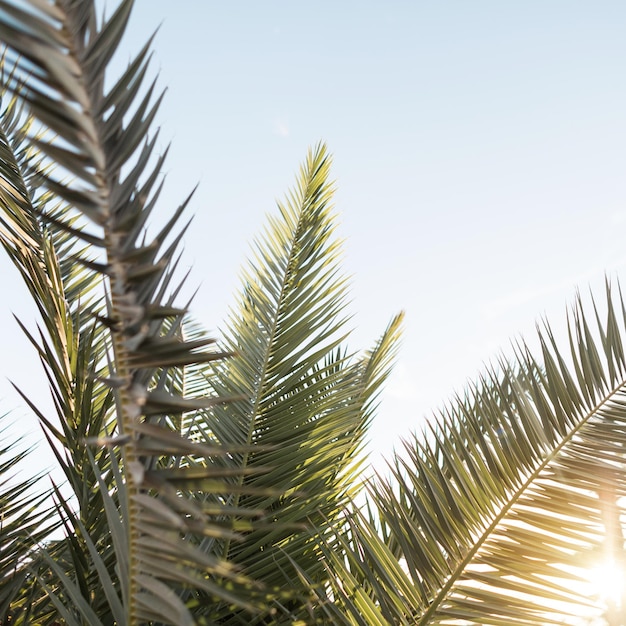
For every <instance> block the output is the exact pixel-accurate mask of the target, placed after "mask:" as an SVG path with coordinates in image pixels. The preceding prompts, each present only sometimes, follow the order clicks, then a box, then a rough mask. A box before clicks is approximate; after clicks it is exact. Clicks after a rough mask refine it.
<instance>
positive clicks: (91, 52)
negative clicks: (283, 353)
mask: <svg viewBox="0 0 626 626" xmlns="http://www.w3.org/2000/svg"><path fill="white" fill-rule="evenodd" d="M131 7H132V2H131V1H129V0H125V1H122V2H121V3H120V4H119V6H118V7H117V8H116V10H115V11H114V12H113V13H112V14H111V15H110V17H109V18H107V19H105V20H104V21H102V22H101V23H100V22H99V21H98V19H97V17H96V14H95V6H94V4H93V2H91V1H89V0H78V1H71V0H68V1H62V0H59V1H58V2H56V3H52V4H50V3H40V2H36V1H34V0H33V1H32V2H30V3H29V6H28V7H26V6H25V5H24V4H23V3H21V2H12V1H3V2H0V39H2V41H3V42H4V43H5V44H6V45H7V46H8V50H9V52H8V58H9V60H10V62H11V63H12V64H13V67H14V68H15V73H14V74H13V75H11V78H10V81H11V82H10V83H9V85H8V87H9V88H11V89H13V91H14V92H15V93H16V94H18V95H19V98H20V99H21V101H22V102H24V103H25V104H26V106H27V107H28V110H29V113H30V114H32V115H33V117H34V119H35V121H36V125H37V130H38V132H40V131H41V130H43V131H46V132H47V137H49V138H50V139H47V140H46V139H41V137H40V135H39V134H38V135H34V134H32V133H31V134H29V136H28V140H29V141H30V142H31V144H32V145H33V146H34V147H35V148H36V149H38V150H39V151H40V152H41V153H42V154H44V155H46V159H44V161H43V162H42V163H40V165H39V167H38V171H37V175H38V183H39V185H40V189H41V190H45V191H46V192H48V193H50V194H53V195H54V196H55V197H57V198H59V199H61V200H63V201H65V202H66V203H68V204H69V205H70V206H71V207H72V209H73V210H75V211H76V212H77V214H78V215H80V216H82V218H84V219H86V220H87V221H88V222H90V224H91V230H90V232H88V231H87V230H85V229H77V228H76V227H75V223H74V221H73V218H68V216H67V214H65V213H63V214H62V215H61V216H55V217H54V218H53V223H54V225H55V226H56V227H57V228H60V229H61V230H64V231H65V232H66V233H67V234H68V235H69V236H71V237H72V238H74V240H84V241H87V242H88V243H89V245H90V246H91V249H92V250H93V251H95V250H98V251H99V252H98V258H97V259H96V260H95V261H93V260H89V259H85V258H82V260H81V262H82V263H83V265H85V266H86V267H87V268H88V269H89V270H91V271H92V272H93V273H94V274H95V275H97V276H98V277H100V278H101V279H102V280H104V282H105V284H106V285H107V289H108V296H109V310H108V313H107V315H106V317H105V316H101V318H100V319H102V320H103V323H104V326H105V327H106V330H107V332H109V334H110V341H111V344H112V351H113V355H112V359H113V361H112V364H111V372H110V375H109V378H108V385H109V387H110V388H111V389H112V390H113V392H114V395H115V406H116V410H115V416H114V423H113V424H114V427H115V432H114V433H113V435H114V438H113V440H112V441H111V442H109V444H108V445H114V446H119V447H120V450H121V455H122V458H123V462H122V467H123V472H124V490H123V491H124V494H125V498H126V499H125V501H124V502H121V501H120V502H119V503H118V506H119V507H121V509H120V512H121V514H122V515H125V518H124V522H125V524H126V529H127V531H128V532H127V536H126V539H127V544H126V545H125V546H123V547H121V546H118V555H117V556H118V558H121V556H120V554H119V550H125V551H126V552H127V553H128V568H129V575H128V576H127V577H126V580H127V582H128V588H127V589H126V588H122V597H123V600H124V602H125V610H126V621H127V623H129V624H136V623H139V622H140V621H146V620H151V619H158V620H159V621H161V622H167V623H175V624H179V623H190V621H191V616H190V613H189V611H188V609H187V608H186V607H185V606H184V603H183V601H182V600H181V599H180V598H179V596H178V595H177V593H176V592H171V591H169V590H168V588H169V587H172V588H174V589H178V588H180V587H184V586H188V585H191V586H192V587H199V588H202V589H204V590H205V592H206V593H207V594H210V595H212V596H215V597H218V598H222V599H224V600H226V601H228V602H229V603H235V604H236V603H238V602H239V603H241V604H243V605H245V604H246V599H245V593H244V592H243V591H241V590H240V595H239V596H237V595H236V594H234V595H233V593H231V592H230V591H227V590H226V588H225V587H220V586H219V585H215V584H214V583H213V582H211V579H210V574H211V573H213V574H218V575H219V576H222V577H223V576H227V577H229V578H230V579H231V585H232V583H233V582H237V583H240V584H241V589H243V588H244V587H245V588H247V587H248V583H247V581H246V580H245V579H243V578H242V577H241V576H239V575H238V574H237V573H236V572H235V571H234V570H233V569H232V568H229V567H228V565H227V564H222V563H220V562H219V561H217V560H215V559H213V558H210V557H208V556H207V555H206V553H205V552H204V551H203V550H202V549H200V548H198V547H194V543H193V542H190V541H189V540H188V539H185V538H184V537H183V535H186V534H189V533H191V534H194V533H195V534H199V535H200V536H202V535H206V534H209V535H214V536H218V537H222V538H224V539H226V538H229V537H230V538H232V537H233V536H235V535H233V530H232V528H231V526H232V525H231V524H230V523H229V522H228V519H224V515H217V516H215V515H214V511H215V507H214V506H213V508H212V509H211V510H203V507H202V506H199V505H198V504H197V502H193V501H191V500H190V499H189V498H188V497H185V495H184V494H185V493H186V492H188V491H189V490H197V489H202V488H208V489H211V490H216V489H217V490H219V488H220V487H219V486H220V485H221V484H223V481H224V478H223V472H220V471H218V469H217V468H216V467H215V465H214V464H213V463H204V464H203V465H196V466H194V467H190V466H181V465H180V463H179V462H177V461H176V459H177V458H178V459H180V458H182V457H190V456H191V457H192V458H210V459H213V458H214V457H215V456H220V455H227V454H228V453H229V450H228V448H223V449H222V448H217V447H215V446H209V445H202V444H201V443H198V442H190V441H188V440H186V439H185V438H183V437H181V436H180V434H179V432H178V430H177V429H176V428H173V427H172V418H173V416H176V415H177V414H180V413H183V412H187V411H194V410H197V409H200V408H202V407H206V406H210V405H213V404H214V403H215V402H216V400H217V401H219V400H220V399H219V398H218V399H216V398H215V397H204V398H200V399H198V398H194V399H189V398H183V397H181V396H179V395H177V394H173V393H169V392H166V391H165V390H163V389H161V388H159V387H158V385H157V386H156V387H155V386H153V385H152V382H153V380H154V376H155V374H158V373H159V372H163V371H164V370H167V369H168V368H173V367H180V366H185V365H187V364H193V363H200V362H207V361H211V360H214V359H216V358H220V357H221V356H222V355H221V354H220V353H217V352H216V351H215V350H213V349H211V345H210V344H211V342H210V341H209V340H206V339H204V340H200V341H193V342H190V341H184V340H181V339H180V338H178V337H176V336H174V335H170V334H168V332H167V331H166V330H165V328H164V320H166V319H168V318H169V319H170V320H176V319H177V318H180V317H181V316H182V315H183V314H184V310H183V309H181V308H180V307H177V306H175V303H174V302H173V300H172V298H171V297H170V296H167V295H166V294H167V291H168V289H170V283H171V280H172V269H173V264H174V263H175V259H176V244H177V242H178V240H179V238H180V234H179V235H176V236H175V237H174V241H173V243H171V244H170V245H169V246H168V247H167V248H165V249H164V250H163V251H161V250H162V248H163V246H164V244H165V240H166V239H167V237H168V236H169V234H170V233H171V232H172V231H173V228H174V227H175V225H176V223H177V221H178V219H179V217H180V215H181V213H182V210H183V208H184V205H183V207H180V208H179V209H178V210H177V211H176V212H175V214H174V215H173V217H172V219H171V220H170V221H169V222H168V223H167V224H166V225H165V226H164V227H163V228H162V229H161V231H160V232H159V233H158V234H157V235H156V237H155V238H154V239H153V240H152V241H150V242H146V241H145V235H144V226H145V223H146V220H147V217H148V215H149V214H150V212H151V210H152V208H153V206H154V204H155V202H156V199H157V197H158V192H159V188H158V187H157V188H156V191H154V185H155V183H156V181H157V180H158V174H159V170H160V166H161V163H162V158H161V159H157V160H156V162H153V161H152V159H151V155H152V151H153V148H154V145H155V138H154V137H153V138H151V139H148V132H149V128H150V124H151V121H152V119H153V118H154V115H155V113H156V110H157V107H158V100H157V102H156V104H151V94H152V87H151V88H149V89H148V91H147V93H146V94H145V95H142V96H140V95H139V94H140V92H141V85H142V81H143V78H144V75H145V73H146V65H147V56H148V47H147V46H146V48H144V50H142V52H141V53H140V55H139V56H138V57H137V59H135V60H134V61H133V62H132V63H131V64H130V65H129V67H128V69H127V71H126V72H125V73H124V74H123V75H122V77H121V78H120V79H119V80H117V82H115V83H114V84H113V86H112V87H111V88H109V89H105V81H104V70H105V68H106V66H107V63H108V61H109V60H110V58H111V56H112V55H113V53H114V51H115V49H116V48H117V45H118V43H119V41H120V39H121V37H122V35H123V32H124V29H125V26H126V23H127V20H128V17H129V14H130V10H131ZM138 97H140V100H139V102H138V103H137V104H136V100H137V98H138ZM142 145H143V147H142ZM51 163H54V165H55V168H51V167H50V164H51ZM68 174H71V175H72V176H73V178H72V179H71V180H68V178H67V177H68ZM173 291H174V292H176V291H177V287H174V289H173ZM173 324H174V325H176V322H175V321H174V322H173ZM42 341H43V343H41V344H40V348H43V352H45V353H47V352H48V349H47V345H46V343H45V340H42ZM50 352H54V351H53V350H52V351H50ZM46 359H47V357H46V358H44V360H46ZM102 359H103V354H102V353H100V354H99V355H98V358H97V359H96V362H97V363H101V361H102ZM52 361H54V355H52V356H50V358H49V359H48V364H50V363H51V362H52ZM50 367H53V366H52V365H50ZM84 371H86V372H88V371H89V368H84ZM91 373H92V374H93V371H91ZM56 374H57V372H56V371H53V372H52V376H53V377H54V376H56ZM90 378H92V379H93V377H90ZM58 401H59V402H61V400H58ZM230 473H232V472H230ZM119 487H120V484H119V483H118V488H119ZM222 489H223V487H222ZM245 490H246V489H244V491H245ZM235 512H240V513H241V514H242V515H244V514H246V511H244V510H243V509H242V510H241V511H238V510H237V509H235ZM226 517H228V516H226ZM109 521H110V520H109ZM85 540H86V538H85ZM183 554H184V555H185V557H186V558H185V559H182V558H181V555H183ZM64 585H65V592H66V594H67V595H69V596H72V597H75V596H74V595H73V591H72V583H71V581H70V580H69V579H67V580H66V581H65V583H64ZM50 591H51V597H52V598H54V597H55V596H54V590H50ZM56 600H57V601H58V597H57V598H56ZM79 608H80V607H79ZM85 611H86V612H85ZM85 611H83V612H82V618H81V619H86V620H88V621H89V619H91V615H90V613H89V611H88V610H85Z"/></svg>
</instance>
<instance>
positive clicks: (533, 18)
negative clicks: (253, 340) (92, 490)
mask: <svg viewBox="0 0 626 626" xmlns="http://www.w3.org/2000/svg"><path fill="white" fill-rule="evenodd" d="M131 20H132V21H131V27H130V30H129V35H128V37H127V40H126V45H125V48H124V49H125V51H127V52H125V54H126V56H125V57H123V58H122V61H123V63H124V64H125V63H126V61H127V59H128V55H129V54H130V52H131V51H137V50H138V49H139V47H140V45H141V44H143V43H144V41H145V39H146V37H147V36H148V35H149V33H150V32H152V31H153V30H154V29H155V28H156V27H157V26H159V24H160V29H159V32H158V34H157V37H156V40H155V53H154V62H153V67H154V69H155V71H156V70H158V71H160V85H161V86H163V87H167V89H168V91H167V95H166V98H165V101H164V103H163V107H162V110H161V113H160V116H159V120H158V121H159V124H160V125H161V126H162V138H163V142H164V143H163V145H165V143H166V142H167V141H169V140H171V142H172V147H171V152H170V157H169V161H168V165H167V167H166V169H167V171H168V174H167V176H168V178H167V180H168V183H167V187H166V192H165V195H164V197H163V207H164V208H163V210H164V211H165V210H168V209H169V208H173V207H174V206H176V205H177V204H178V202H179V201H180V200H181V199H182V198H183V197H184V196H185V195H186V194H187V192H188V191H189V190H190V189H191V188H192V187H193V186H194V185H195V184H196V182H198V181H199V182H200V188H199V190H198V192H197V194H196V196H195V198H194V200H193V203H192V206H191V210H192V212H194V213H196V218H195V221H194V225H193V228H192V229H191V231H190V232H189V234H188V236H187V237H186V244H185V247H186V253H185V261H186V262H187V263H188V264H189V265H192V266H193V271H192V274H191V278H190V280H191V283H192V284H197V283H202V285H201V288H200V292H199V294H198V297H197V300H196V303H195V306H194V309H193V312H194V313H195V315H196V316H197V317H198V318H199V319H200V320H201V321H202V322H203V323H204V324H205V325H206V326H208V327H209V328H213V329H214V328H218V327H219V326H220V325H221V324H222V321H223V320H224V319H225V317H226V312H227V309H228V307H229V306H230V305H231V304H233V303H234V297H233V293H234V292H235V290H236V289H237V288H238V286H239V283H238V272H239V268H240V267H241V265H242V263H243V261H244V259H245V257H246V254H247V252H248V245H249V243H250V242H251V240H252V238H253V237H254V236H255V235H256V234H257V233H258V232H259V231H260V228H261V227H262V225H263V224H264V220H265V215H266V214H267V213H270V212H272V211H273V210H274V208H275V199H276V198H280V197H282V195H283V194H284V192H285V191H286V190H287V189H288V187H289V186H290V185H291V184H292V181H293V179H294V174H295V172H296V170H297V168H298V166H299V164H300V162H301V161H302V159H303V158H304V157H305V155H306V151H307V148H308V147H309V146H311V145H313V144H315V143H317V142H318V141H319V140H324V141H326V142H327V144H328V146H329V148H330V150H331V152H332V153H333V154H334V155H335V159H334V163H335V165H334V174H335V177H336V180H337V185H338V192H337V196H336V207H337V211H338V213H339V216H340V227H339V235H340V236H342V237H345V239H346V244H345V250H346V260H345V269H346V272H347V273H349V274H352V275H353V284H352V296H353V302H352V304H351V311H352V312H353V313H354V314H355V318H354V324H355V327H356V331H355V334H354V337H353V339H352V341H351V346H352V347H354V348H367V347H369V346H370V345H371V344H372V343H373V341H374V340H375V339H376V337H377V336H378V335H379V334H380V333H381V332H382V330H383V329H384V327H385V325H386V324H387V322H388V320H389V319H390V317H391V316H392V315H393V314H394V313H395V312H397V311H398V310H400V309H404V310H405V311H406V313H407V318H406V330H405V335H404V342H403V348H402V352H401V354H400V358H399V361H398V365H397V367H396V369H395V373H394V376H393V378H392V379H391V381H390V382H389V384H388V386H387V391H386V393H385V395H384V396H383V398H382V406H381V408H380V410H379V415H378V419H377V421H376V423H375V424H374V427H373V430H372V438H373V440H374V443H375V446H376V448H377V449H381V450H383V451H384V450H389V449H390V448H391V446H392V444H393V443H394V442H396V441H397V435H398V434H402V433H404V434H407V433H408V432H409V430H411V429H412V428H416V427H418V425H419V422H420V419H422V418H423V416H427V415H429V414H430V413H431V411H432V410H434V409H436V408H437V407H438V406H440V405H441V404H442V402H444V401H445V400H447V399H448V398H450V397H451V395H452V394H453V392H454V391H455V390H456V391H460V390H462V388H463V386H464V383H465V381H466V380H467V379H472V378H475V376H476V374H477V373H478V372H480V371H481V370H482V369H483V363H484V362H488V361H489V360H491V359H493V358H494V357H496V356H497V354H498V352H499V350H500V349H504V351H505V352H508V351H509V349H508V345H509V339H510V338H513V337H516V336H518V335H519V334H523V335H524V336H530V335H532V334H533V333H534V323H535V321H536V320H537V319H538V318H539V317H540V316H542V315H544V314H546V315H547V316H548V318H549V319H550V321H551V322H552V324H553V325H554V326H555V327H563V326H564V323H563V322H564V314H565V308H566V305H567V304H568V303H570V302H571V301H572V299H573V297H574V295H575V289H576V287H577V286H579V287H580V288H581V289H582V290H587V287H588V286H589V285H591V286H592V287H593V288H594V290H595V291H598V293H600V290H601V287H602V283H603V277H604V272H605V271H606V272H608V273H609V274H610V275H611V276H612V277H617V276H620V275H622V276H624V274H625V270H626V246H625V244H624V241H625V236H624V235H625V229H626V177H625V175H624V173H625V172H626V167H625V166H626V113H625V112H626V83H625V81H624V71H625V68H626V38H625V37H624V32H625V31H626V3H624V2H623V1H621V0H619V1H618V0H616V1H604V0H597V1H595V2H587V1H582V0H524V1H523V2H522V1H519V2H502V1H496V0H493V1H487V0H474V1H472V2H467V1H466V0H457V1H453V0H441V1H438V2H426V1H425V0H415V1H409V0H406V1H400V0H395V1H394V0H388V1H385V2H383V1H382V0H380V1H378V2H370V1H367V0H361V1H359V2H357V1H348V0H346V1H340V0H334V1H329V0H321V1H317V2H301V1H294V0H289V1H288V0H281V1H277V0H264V1H263V2H253V1H251V0H249V1H247V2H242V1H239V2H223V1H220V2H217V1H214V0H195V1H192V0H178V1H177V2H171V0H167V1H166V0H137V2H136V7H135V11H134V15H133V17H132V18H131ZM120 67H121V66H120ZM14 283H15V281H14V279H13V277H12V276H9V275H3V276H2V277H1V278H0V289H2V290H3V291H5V292H7V291H9V292H10V293H11V294H12V295H13V297H12V299H11V308H12V310H13V311H15V312H17V313H18V314H22V315H24V316H25V318H26V321H27V322H28V321H29V320H33V319H34V313H33V312H32V311H31V310H30V309H22V304H21V299H23V298H26V296H25V292H24V291H20V287H18V286H15V284H14ZM3 308H6V307H3ZM0 323H2V324H3V328H5V329H15V332H14V333H11V334H10V336H9V337H7V339H6V342H7V344H6V350H7V351H14V352H16V353H17V352H19V356H18V357H16V359H20V360H23V363H21V362H19V361H18V367H16V366H15V364H11V368H10V369H5V371H4V376H5V377H11V378H13V379H16V380H17V382H18V383H20V384H22V385H23V386H26V385H28V384H29V380H31V377H32V376H33V375H34V374H33V373H32V372H33V371H34V369H36V368H37V367H38V364H37V363H36V359H35V357H34V355H33V354H32V352H27V349H26V348H25V347H24V346H25V345H26V344H25V342H24V341H23V340H22V339H21V338H20V337H19V330H18V329H17V327H16V325H15V324H14V322H13V321H12V320H11V319H10V318H9V317H8V315H7V311H2V318H0ZM5 362H7V363H11V359H5ZM5 367H7V368H8V365H7V366H5ZM42 388H43V386H42ZM0 391H1V392H2V395H3V396H4V398H5V399H4V401H3V402H4V407H3V408H4V409H5V410H9V409H14V408H15V407H16V406H20V402H19V400H18V399H17V397H16V396H15V394H14V393H13V392H12V391H11V390H10V388H9V386H8V385H7V384H5V383H4V382H2V386H1V387H0ZM18 412H19V409H18ZM20 414H24V415H26V414H27V410H26V409H24V410H23V411H22V412H21V413H20Z"/></svg>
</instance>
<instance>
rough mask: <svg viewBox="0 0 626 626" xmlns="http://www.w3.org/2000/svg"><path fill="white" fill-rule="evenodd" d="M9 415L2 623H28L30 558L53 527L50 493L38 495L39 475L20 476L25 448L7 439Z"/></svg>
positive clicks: (1, 467)
mask: <svg viewBox="0 0 626 626" xmlns="http://www.w3.org/2000/svg"><path fill="white" fill-rule="evenodd" d="M7 417H8V416H7V415H3V416H2V418H1V420H2V423H3V428H2V430H1V431H0V435H1V436H2V443H0V623H2V624H5V623H6V624H9V623H11V624H13V623H20V622H22V623H29V622H28V614H29V611H30V608H31V607H30V602H31V601H32V598H33V585H32V577H31V576H30V572H29V568H28V566H29V560H30V558H31V554H32V548H33V544H36V542H37V541H39V540H41V539H43V538H44V537H45V536H46V535H47V534H49V533H50V532H51V530H52V529H53V525H52V523H51V522H52V520H51V515H50V510H49V507H46V506H45V504H44V500H45V499H46V497H47V494H42V495H37V491H36V487H38V486H39V477H38V476H31V477H29V478H27V479H26V480H24V479H18V478H17V474H18V472H19V469H20V468H22V467H24V463H23V461H24V459H25V458H26V457H27V453H25V452H17V451H16V450H15V443H8V444H7V443H6V439H7V435H6V428H7V427H6V422H7Z"/></svg>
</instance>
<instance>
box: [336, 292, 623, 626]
mask: <svg viewBox="0 0 626 626" xmlns="http://www.w3.org/2000/svg"><path fill="white" fill-rule="evenodd" d="M606 311H607V313H606V320H605V322H604V323H602V322H601V321H600V316H599V314H598V313H597V312H596V309H595V305H594V308H593V310H592V313H591V315H589V313H588V312H585V310H584V308H583V306H582V304H581V302H580V300H579V301H577V304H576V307H575V308H574V311H573V315H572V317H571V318H570V325H569V350H567V352H565V353H564V352H563V351H561V350H560V349H559V348H558V347H557V344H556V342H555V340H554V338H553V334H552V332H551V330H550V328H549V327H548V326H547V325H546V327H545V329H544V330H543V331H541V332H540V335H539V337H540V344H541V349H542V362H541V363H540V362H538V361H536V360H535V359H534V358H533V357H532V356H531V355H530V351H529V350H528V349H527V348H526V347H525V346H524V345H521V346H520V347H519V349H518V351H517V363H516V364H515V368H514V369H512V368H511V367H510V366H506V365H503V366H502V368H501V369H502V371H501V372H500V373H499V374H495V373H494V374H493V375H491V376H490V377H488V378H486V379H485V380H483V381H481V383H480V384H479V385H477V386H475V387H474V388H472V390H471V393H470V394H469V395H468V397H467V398H466V399H465V400H459V401H457V402H456V403H455V404H452V405H450V406H449V407H448V408H447V409H446V410H445V411H443V412H442V413H441V415H440V416H439V417H438V418H437V419H436V420H433V421H432V422H431V424H430V426H429V427H428V428H426V429H425V431H424V432H423V433H422V435H421V436H420V437H416V438H414V439H411V440H410V441H407V442H406V445H405V449H404V450H403V451H402V452H401V453H399V454H398V455H396V457H395V458H394V461H393V464H392V466H391V467H392V470H393V472H392V476H391V477H390V478H388V479H384V480H383V479H379V480H378V481H376V482H375V483H374V484H373V486H372V487H371V490H370V499H371V502H372V503H373V505H374V506H375V507H377V509H378V511H377V514H376V515H373V516H371V518H370V519H366V518H365V516H363V515H362V514H355V515H354V516H353V517H352V518H350V519H349V532H348V533H347V535H343V539H342V542H343V544H342V547H343V548H344V550H345V552H344V553H345V554H346V555H347V556H346V560H344V559H343V558H337V557H336V551H335V552H334V551H333V550H331V548H336V546H331V545H327V546H326V547H325V552H326V555H327V558H328V559H329V561H330V562H332V563H333V565H332V567H331V569H332V570H333V575H332V576H331V580H332V581H333V583H332V588H333V594H334V597H335V599H336V602H337V604H340V605H341V606H342V607H343V609H342V610H343V611H344V612H345V617H344V618H342V621H343V622H344V623H350V624H365V623H367V624H387V623H394V624H424V625H425V624H498V625H504V624H520V625H522V624H524V625H530V624H534V625H537V624H563V623H569V624H575V623H578V624H584V623H591V620H592V619H599V618H600V617H601V616H602V615H603V616H604V618H605V619H607V620H608V623H609V624H611V625H614V624H621V623H623V620H624V612H625V611H626V605H624V600H625V598H624V596H623V595H622V597H621V598H617V599H615V600H614V601H613V603H611V602H609V603H608V605H607V604H606V603H605V604H604V605H603V602H602V599H601V598H599V597H597V596H596V597H594V596H593V594H594V590H593V586H592V585H591V584H590V580H589V576H590V571H591V570H592V568H593V567H594V564H595V565H596V566H598V565H602V563H603V561H606V560H607V559H608V561H610V562H613V563H615V564H617V565H618V566H619V568H621V571H622V575H623V573H624V571H626V553H625V546H624V536H623V521H622V518H621V514H622V509H621V502H620V498H622V497H624V496H625V495H626V472H625V471H624V470H625V467H624V464H625V461H626V439H625V438H624V433H626V429H625V426H626V410H625V408H624V407H625V406H626V395H625V394H626V360H625V358H624V348H623V346H624V344H623V340H624V337H625V336H626V335H625V328H626V315H625V309H624V305H623V302H622V300H621V297H620V298H613V297H612V295H611V289H610V287H609V286H607V307H606ZM590 320H594V323H593V324H592V322H591V321H590ZM593 326H596V330H595V333H594V332H592V330H591V328H592V327H593ZM595 592H596V593H597V590H596V591H595ZM585 620H589V621H585Z"/></svg>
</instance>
